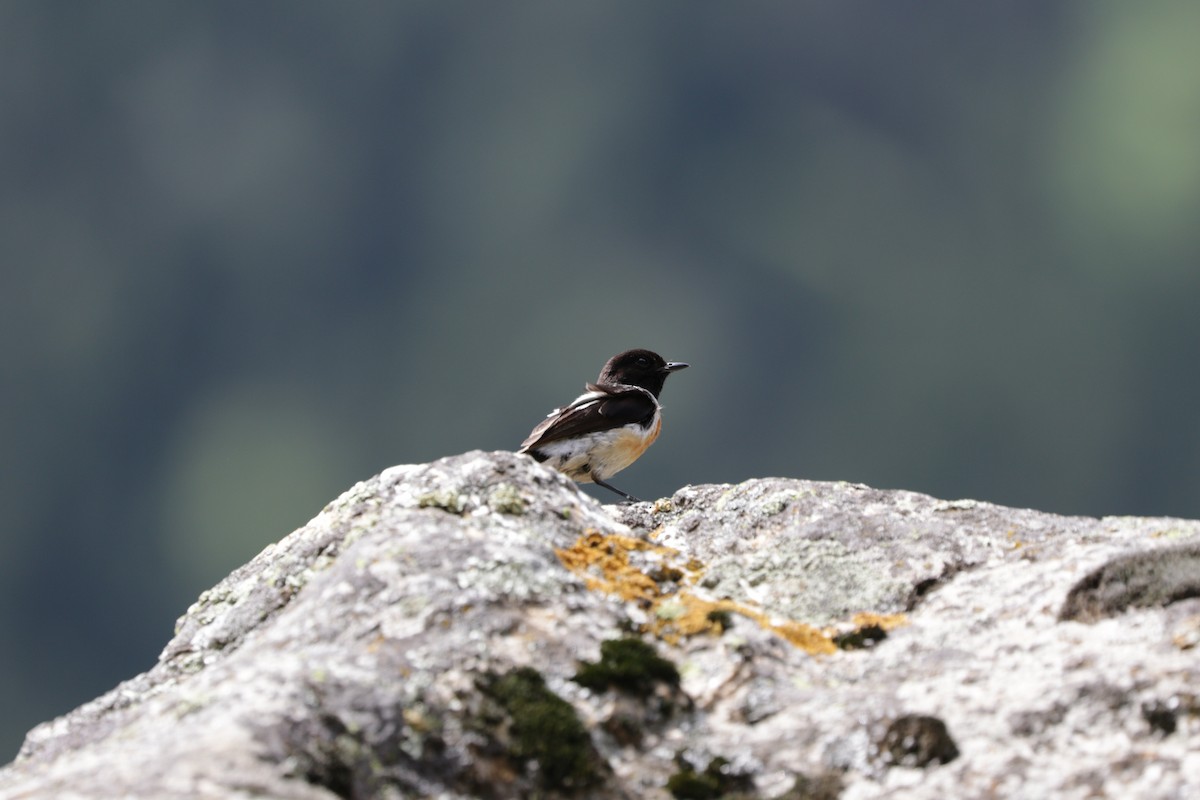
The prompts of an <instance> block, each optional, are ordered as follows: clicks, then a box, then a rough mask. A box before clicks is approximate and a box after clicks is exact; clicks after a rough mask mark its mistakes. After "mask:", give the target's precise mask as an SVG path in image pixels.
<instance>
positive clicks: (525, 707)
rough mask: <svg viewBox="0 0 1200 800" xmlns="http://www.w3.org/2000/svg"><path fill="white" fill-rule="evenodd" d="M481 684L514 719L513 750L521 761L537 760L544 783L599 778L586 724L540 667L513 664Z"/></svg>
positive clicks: (558, 785) (575, 784)
mask: <svg viewBox="0 0 1200 800" xmlns="http://www.w3.org/2000/svg"><path fill="white" fill-rule="evenodd" d="M483 689H484V692H485V693H486V694H487V695H488V696H490V697H491V698H492V699H493V700H495V701H496V702H497V703H498V704H499V705H500V706H501V707H502V708H503V709H504V710H505V712H507V714H508V716H509V717H510V718H511V720H512V727H511V736H512V741H511V742H510V743H509V745H508V751H509V755H510V756H511V757H512V758H513V759H514V760H515V761H517V762H519V763H521V764H522V765H528V764H529V763H530V762H535V761H536V762H537V765H538V767H539V772H540V779H541V783H542V785H543V787H544V788H547V789H563V788H579V787H583V786H590V785H593V784H595V783H597V782H598V781H599V779H600V772H599V768H598V764H599V756H598V755H597V754H596V752H595V749H594V748H593V746H592V740H591V738H590V737H589V736H588V732H587V729H586V728H584V727H583V723H582V722H580V720H579V717H578V715H577V714H576V713H575V709H574V708H572V707H571V704H570V703H568V702H567V701H565V700H563V699H562V698H561V697H559V696H558V695H556V694H555V693H554V692H552V691H550V689H548V688H547V687H546V681H545V680H544V679H543V678H542V676H541V675H540V674H539V673H538V672H537V670H535V669H532V668H530V667H522V668H520V669H515V670H512V671H511V672H508V673H506V674H504V675H503V676H500V677H499V678H496V679H494V680H493V681H491V682H490V683H489V684H488V685H486V686H484V687H483Z"/></svg>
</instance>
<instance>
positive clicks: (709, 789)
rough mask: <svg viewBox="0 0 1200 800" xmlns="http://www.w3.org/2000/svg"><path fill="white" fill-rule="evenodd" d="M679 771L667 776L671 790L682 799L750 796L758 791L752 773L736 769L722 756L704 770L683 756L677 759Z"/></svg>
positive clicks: (711, 799) (705, 799) (673, 795)
mask: <svg viewBox="0 0 1200 800" xmlns="http://www.w3.org/2000/svg"><path fill="white" fill-rule="evenodd" d="M677 762H678V763H679V767H680V769H679V771H678V772H676V773H675V774H674V775H672V776H671V777H670V778H667V791H668V792H670V793H671V796H672V797H676V798H679V800H717V798H726V797H747V796H752V795H747V794H745V793H746V792H752V791H753V790H754V781H753V780H751V778H750V776H748V775H745V774H742V773H740V772H734V771H733V770H731V769H730V768H729V761H728V760H727V759H724V758H721V757H720V756H718V757H717V758H714V759H713V760H712V761H710V762H708V766H707V767H705V768H704V771H703V772H697V771H696V769H695V768H694V767H692V766H691V765H690V764H688V763H687V762H686V761H683V760H682V759H677Z"/></svg>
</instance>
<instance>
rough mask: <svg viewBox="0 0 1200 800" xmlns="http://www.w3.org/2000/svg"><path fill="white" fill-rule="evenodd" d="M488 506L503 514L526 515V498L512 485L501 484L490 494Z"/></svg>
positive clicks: (493, 488)
mask: <svg viewBox="0 0 1200 800" xmlns="http://www.w3.org/2000/svg"><path fill="white" fill-rule="evenodd" d="M488 506H489V507H491V509H492V510H493V511H498V512H500V513H501V514H512V515H513V516H518V517H519V516H520V515H522V514H524V513H525V498H523V497H521V493H520V492H519V491H517V487H515V486H513V485H512V484H511V483H501V484H498V485H496V486H494V487H492V491H491V492H489V493H488Z"/></svg>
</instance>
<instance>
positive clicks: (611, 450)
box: [592, 417, 662, 480]
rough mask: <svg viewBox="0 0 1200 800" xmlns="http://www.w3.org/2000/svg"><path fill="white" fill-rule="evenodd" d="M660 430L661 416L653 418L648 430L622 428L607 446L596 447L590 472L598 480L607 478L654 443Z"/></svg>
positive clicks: (637, 457) (636, 458) (632, 427)
mask: <svg viewBox="0 0 1200 800" xmlns="http://www.w3.org/2000/svg"><path fill="white" fill-rule="evenodd" d="M661 431H662V417H659V418H658V419H657V420H655V421H654V425H653V427H651V428H650V429H649V430H641V429H640V428H638V427H637V426H633V425H631V426H629V427H627V428H624V429H622V430H621V432H620V433H619V434H618V435H617V436H616V437H615V438H614V439H613V440H612V441H611V442H610V443H609V444H608V445H607V446H605V447H602V448H598V449H597V451H596V453H595V454H594V455H593V457H592V472H593V473H595V474H596V476H597V477H599V478H600V480H607V479H608V478H609V477H610V476H612V475H615V474H616V473H618V472H620V471H621V470H623V469H625V468H626V467H628V466H629V465H630V464H632V463H633V462H635V461H637V460H638V459H639V458H640V457H641V455H642V453H644V452H646V448H648V447H649V446H650V445H652V444H654V440H655V439H657V438H658V434H659V432H661Z"/></svg>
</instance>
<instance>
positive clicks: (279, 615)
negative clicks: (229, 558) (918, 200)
mask: <svg viewBox="0 0 1200 800" xmlns="http://www.w3.org/2000/svg"><path fill="white" fill-rule="evenodd" d="M1197 595H1200V523H1198V522H1193V521H1182V520H1174V519H1142V518H1136V519H1135V518H1119V519H1111V518H1110V519H1091V518H1081V517H1060V516H1054V515H1051V514H1044V513H1038V512H1035V511H1027V510H1018V509H1011V508H1002V507H998V506H994V505H989V504H986V503H980V502H974V501H950V502H947V501H941V500H936V499H934V498H931V497H927V496H924V495H920V494H914V493H912V492H903V491H880V490H875V489H870V488H867V487H865V486H859V485H854V484H847V483H818V482H812V481H800V480H783V479H762V480H752V481H747V482H745V483H742V484H738V485H736V486H727V485H722V486H689V487H685V488H683V489H680V490H679V491H678V492H676V493H675V495H674V496H673V497H671V498H669V499H665V500H660V501H658V502H657V503H654V504H650V503H641V504H636V505H631V506H601V505H599V504H597V503H596V502H595V501H593V500H591V499H590V498H588V497H587V496H586V495H584V494H582V493H581V492H579V490H578V489H577V488H576V487H575V486H574V485H573V484H571V483H570V482H569V481H567V480H566V479H565V478H563V477H561V476H559V475H557V474H556V473H553V472H550V471H548V470H546V469H544V468H543V467H541V466H540V465H537V464H535V463H534V462H533V461H532V460H530V459H528V458H525V457H522V456H517V455H514V454H511V453H483V452H472V453H467V454H464V455H461V456H455V457H451V458H447V459H443V460H440V461H437V462H434V463H432V464H425V465H414V466H399V467H393V468H391V469H389V470H386V471H385V472H383V473H382V474H380V475H378V476H376V477H374V478H372V479H370V480H368V481H364V482H363V483H360V484H358V485H357V486H355V487H353V488H352V489H350V490H349V491H348V492H346V493H345V494H344V495H342V496H341V497H340V498H338V499H337V500H335V501H334V502H333V503H331V504H330V505H329V506H327V507H326V508H325V509H324V510H323V511H322V512H321V513H320V514H319V515H318V516H317V517H316V518H315V519H314V520H313V521H312V522H310V523H309V524H308V525H306V526H305V527H303V528H301V529H300V530H298V531H296V532H295V533H293V534H291V535H290V536H288V537H286V538H285V539H283V540H282V541H280V542H279V543H278V544H275V545H272V546H271V547H268V548H267V549H266V550H264V551H263V552H262V553H261V554H259V555H258V556H257V557H256V558H255V559H253V560H252V561H251V562H250V563H248V564H246V565H245V566H243V567H241V568H240V569H238V570H236V571H235V572H234V573H233V574H231V575H230V576H229V577H228V578H226V579H225V580H224V581H222V582H221V583H220V584H219V585H217V586H216V587H214V588H213V589H211V590H209V591H207V592H205V593H204V594H203V595H201V597H200V599H199V600H198V601H197V602H196V603H195V604H194V605H193V606H192V607H191V608H190V609H189V610H188V612H187V614H186V615H185V616H184V617H183V618H182V619H181V620H180V621H179V624H178V628H177V633H176V635H175V637H174V639H172V640H171V642H170V643H169V644H168V645H167V646H166V649H165V650H164V651H163V654H162V657H161V659H160V661H159V663H158V664H157V665H155V666H154V667H153V668H152V669H151V670H149V671H148V672H146V673H144V674H142V675H139V676H137V677H135V678H133V679H131V680H129V681H127V682H125V683H123V684H121V685H120V686H118V687H116V688H115V689H113V690H112V691H111V692H109V693H108V694H106V695H104V696H103V697H100V698H98V699H96V700H94V701H92V702H91V703H88V704H86V705H84V706H82V707H80V708H79V709H77V710H75V711H73V712H71V713H70V714H68V715H66V716H64V717H62V718H60V719H57V720H54V721H51V722H48V723H46V724H44V725H41V726H39V727H38V728H36V729H34V730H33V731H32V732H30V734H29V736H28V737H27V739H26V742H25V745H24V747H23V748H22V750H21V753H20V755H19V756H18V758H17V760H16V761H15V762H13V763H12V764H11V765H9V766H8V767H5V768H4V769H3V770H0V798H18V797H20V798H32V797H47V798H49V797H53V798H70V797H77V798H88V797H97V798H99V797H119V796H129V797H145V798H184V797H187V798H198V797H211V798H240V797H247V798H248V797H275V798H314V799H315V798H322V799H327V798H336V797H342V798H367V797H381V798H393V797H394V798H400V797H445V798H459V797H463V798H466V797H484V798H525V797H544V798H555V797H589V798H670V797H679V798H716V797H722V796H725V797H743V798H746V797H762V798H793V799H796V798H834V797H842V798H874V797H928V798H944V797H1058V798H1070V797H1079V798H1083V797H1114V798H1127V797H1139V798H1184V797H1200V688H1197V687H1200V648H1198V647H1197V645H1198V644H1200V599H1197Z"/></svg>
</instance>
